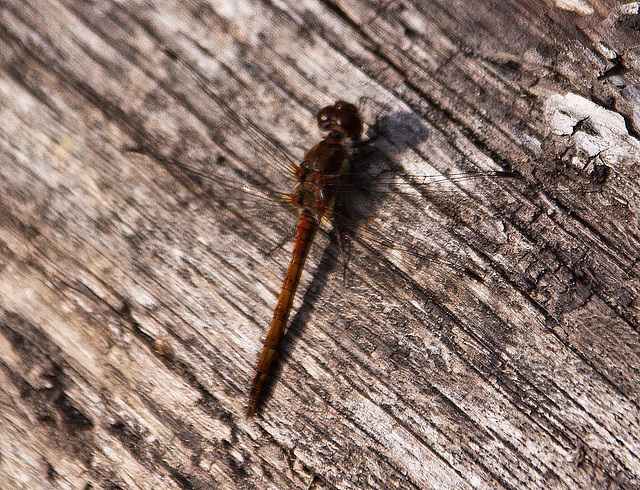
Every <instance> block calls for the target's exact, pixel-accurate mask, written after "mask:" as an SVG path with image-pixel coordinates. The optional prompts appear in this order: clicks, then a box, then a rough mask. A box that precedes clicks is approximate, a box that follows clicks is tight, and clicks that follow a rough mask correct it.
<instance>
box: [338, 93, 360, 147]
mask: <svg viewBox="0 0 640 490" xmlns="http://www.w3.org/2000/svg"><path fill="white" fill-rule="evenodd" d="M344 104H347V105H346V106H343V107H342V108H341V110H340V111H339V112H338V114H337V115H336V117H335V119H336V123H337V124H338V125H339V126H340V127H341V128H342V131H344V133H345V134H346V135H347V136H348V137H349V138H351V139H352V140H357V139H359V138H360V136H361V135H362V119H360V114H358V109H357V108H356V106H354V105H353V104H348V103H347V102H344ZM337 107H338V103H336V108H337Z"/></svg>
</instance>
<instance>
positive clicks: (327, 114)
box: [318, 105, 336, 131]
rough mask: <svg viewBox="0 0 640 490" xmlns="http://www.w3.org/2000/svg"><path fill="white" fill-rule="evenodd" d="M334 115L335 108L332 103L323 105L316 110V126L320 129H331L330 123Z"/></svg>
mask: <svg viewBox="0 0 640 490" xmlns="http://www.w3.org/2000/svg"><path fill="white" fill-rule="evenodd" d="M335 117H336V109H335V107H333V106H332V105H330V106H327V107H323V108H322V109H320V111H319V112H318V127H319V128H320V129H321V130H322V131H329V130H331V123H332V122H333V120H334V119H335Z"/></svg>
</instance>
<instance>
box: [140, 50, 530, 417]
mask: <svg viewBox="0 0 640 490" xmlns="http://www.w3.org/2000/svg"><path fill="white" fill-rule="evenodd" d="M172 58H173V59H175V60H181V58H180V57H178V56H172ZM182 65H183V67H185V68H188V70H189V71H190V72H191V73H193V74H194V75H196V77H197V78H199V79H200V82H201V86H202V88H204V89H205V91H206V92H207V93H208V94H209V95H210V96H211V98H212V99H214V100H215V102H216V104H217V105H218V106H220V107H222V108H223V109H224V111H225V114H227V115H228V116H229V117H230V118H231V119H232V120H234V121H235V122H236V124H237V125H238V126H240V127H242V128H244V129H245V130H246V131H247V133H249V132H250V131H249V129H248V128H253V129H254V130H255V129H257V128H256V127H255V126H253V125H251V124H250V123H248V121H246V120H245V119H244V117H243V116H240V115H239V114H238V113H237V112H235V111H234V110H233V109H232V108H231V107H230V106H229V104H228V103H227V102H225V101H224V100H222V99H221V98H220V97H219V96H217V95H216V94H215V93H214V92H213V91H212V89H211V88H210V87H209V86H208V84H207V83H206V81H204V80H203V79H202V75H201V74H199V72H198V71H197V70H195V69H193V67H191V66H188V64H187V63H185V62H184V61H183V63H182ZM316 122H317V125H318V128H319V129H320V131H321V133H322V135H323V137H322V139H321V140H320V141H319V142H318V143H317V144H315V145H314V146H313V147H312V148H311V149H310V150H308V151H307V152H306V154H305V156H304V157H303V159H302V160H301V163H299V164H298V163H296V162H294V161H293V160H291V159H290V158H288V157H287V155H286V153H285V152H284V151H283V150H281V149H280V148H279V147H277V149H276V150H273V149H272V148H273V147H271V149H269V148H266V147H265V145H264V144H263V142H260V141H258V139H259V138H257V137H256V136H255V135H254V136H250V138H252V141H255V142H256V143H257V144H258V147H260V148H263V149H265V150H266V154H267V155H268V156H269V157H270V158H271V159H273V160H274V161H273V162H272V165H273V166H274V167H275V168H278V170H279V171H280V172H282V171H284V172H285V173H286V175H287V177H289V178H290V180H291V181H292V182H293V190H292V191H291V192H288V193H287V192H283V191H275V190H272V189H269V188H266V187H264V186H263V185H262V184H258V185H254V184H252V183H249V182H248V181H243V180H239V179H238V177H237V176H234V177H229V176H228V175H226V174H221V173H219V172H218V171H222V170H223V169H221V168H217V169H215V168H211V166H208V167H207V168H203V167H198V166H196V165H193V164H189V163H185V162H183V161H180V162H177V161H174V160H170V159H167V158H164V157H160V156H158V155H157V154H156V153H155V152H152V151H149V150H148V149H145V148H142V147H136V148H131V149H130V150H131V151H134V152H139V153H152V154H153V156H154V158H159V159H161V160H162V161H163V163H165V164H168V166H169V167H172V168H176V169H179V171H180V172H181V174H186V175H188V176H189V178H190V179H194V180H195V181H197V182H198V183H201V182H203V181H205V182H210V183H211V184H212V185H213V188H214V189H216V190H217V189H224V190H225V191H229V190H231V192H232V193H233V194H234V195H236V196H239V197H237V198H238V199H239V200H241V201H242V203H243V204H245V203H246V200H247V198H248V199H249V200H251V199H253V200H256V201H263V200H266V201H270V202H274V201H275V202H278V203H280V204H284V205H286V206H287V207H289V208H293V209H294V210H295V211H296V212H297V214H298V222H297V227H296V234H295V239H294V247H293V251H292V253H291V258H290V261H289V265H288V268H287V271H286V273H285V276H284V279H283V282H282V287H281V288H280V293H279V296H278V300H277V303H276V306H275V309H274V312H273V316H272V319H271V323H270V326H269V329H268V331H267V334H266V337H265V340H264V342H263V346H262V349H261V352H260V355H259V358H258V361H257V364H256V367H255V370H254V375H253V378H252V380H251V383H250V388H249V396H248V403H247V409H246V414H247V416H249V417H251V416H253V415H255V414H256V413H257V412H258V409H259V406H260V405H261V403H262V401H263V398H264V394H265V391H266V390H267V388H268V386H269V382H270V379H271V378H272V376H273V371H274V367H275V362H276V359H277V357H278V355H279V352H280V350H281V344H282V341H283V338H284V335H285V331H286V328H287V323H288V319H289V316H290V313H291V309H292V305H293V301H294V297H295V293H296V290H297V288H298V285H299V282H300V277H301V274H302V271H303V267H304V263H305V261H306V259H307V256H308V254H309V250H310V248H311V244H312V242H313V240H314V237H315V235H316V232H317V231H318V228H319V227H320V225H321V223H324V222H327V221H331V222H333V223H334V227H336V226H338V225H337V223H338V222H340V223H341V226H343V227H348V228H351V227H353V228H357V234H358V238H360V239H362V241H364V242H366V243H368V244H372V245H373V246H374V247H377V248H379V247H381V246H382V247H393V248H394V249H396V250H401V251H403V252H406V253H407V254H413V255H415V256H419V257H422V258H426V259H428V260H434V261H438V262H441V263H444V264H446V265H448V266H449V267H450V268H452V269H455V270H458V271H462V273H464V274H466V275H468V276H470V277H471V278H472V279H474V280H477V281H482V277H481V275H480V274H478V273H477V272H475V271H474V270H472V269H471V268H468V267H461V266H460V265H459V264H457V263H455V262H453V261H448V260H446V259H443V258H442V257H438V256H435V255H432V254H429V253H425V252H424V251H421V252H416V251H415V250H412V248H411V247H410V246H405V247H403V246H402V245H398V244H397V243H395V242H392V241H391V240H390V239H389V238H388V237H386V236H382V235H381V234H380V232H377V231H375V227H371V228H367V227H366V226H362V225H361V224H357V225H356V224H354V223H355V222H358V220H357V219H356V220H352V221H354V222H353V223H351V225H345V224H344V223H346V222H349V221H350V219H349V218H345V214H346V213H345V212H343V206H339V207H340V208H341V209H340V210H338V211H336V209H335V203H336V200H337V198H340V197H341V196H344V195H345V194H350V193H351V191H353V190H354V189H355V188H356V187H358V188H362V187H363V188H364V189H366V191H371V192H383V193H389V192H402V190H399V189H397V187H399V185H398V182H397V179H396V176H390V177H389V176H387V178H384V177H380V176H378V177H375V178H373V181H372V182H367V183H363V182H358V179H361V180H362V175H361V174H359V173H357V172H356V171H354V169H353V168H350V166H351V164H352V163H353V162H352V161H353V156H354V151H355V150H357V149H359V148H362V147H364V146H366V145H367V144H370V143H371V142H372V140H375V138H376V136H374V137H373V138H369V139H368V140H364V141H363V140H362V134H363V128H364V123H363V118H362V117H361V115H360V112H359V110H358V108H357V106H356V105H354V104H352V103H349V102H346V101H344V100H338V101H336V102H335V103H334V104H332V105H328V106H326V107H323V108H321V109H320V110H319V111H318V112H317V114H316ZM377 125H378V121H376V124H375V125H374V127H375V126H377ZM257 131H258V133H259V134H260V136H261V138H260V139H262V140H263V141H264V140H269V138H268V137H267V136H266V135H265V134H264V133H262V132H261V131H260V130H259V129H257ZM276 153H280V154H281V155H280V157H278V156H277V155H276ZM282 157H284V158H282ZM283 160H286V162H287V163H286V164H283ZM220 167H224V165H222V166H220ZM408 177H410V179H409V180H410V182H409V183H405V184H404V185H405V186H407V187H410V188H411V189H414V190H415V189H416V188H417V189H421V190H424V189H429V190H432V189H433V188H434V187H435V186H437V185H438V184H441V183H447V184H451V183H455V182H466V181H468V180H470V179H475V178H489V177H499V178H507V179H518V178H520V175H519V174H518V173H516V172H511V171H506V170H494V171H475V172H462V173H457V174H448V175H430V176H417V175H409V176H408ZM365 180H366V179H365ZM390 187H395V189H391V190H390ZM383 189H384V190H383ZM449 192H451V189H449ZM453 192H456V190H455V189H454V190H453ZM445 193H446V191H445ZM458 197H459V196H458ZM345 236H346V240H347V241H348V240H349V236H348V235H346V234H345Z"/></svg>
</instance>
